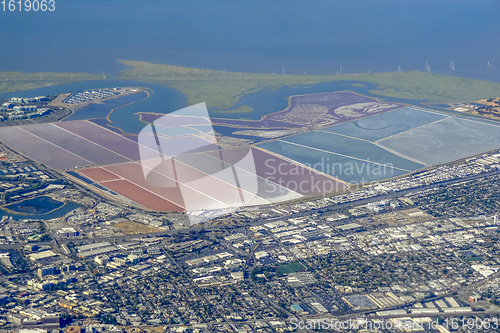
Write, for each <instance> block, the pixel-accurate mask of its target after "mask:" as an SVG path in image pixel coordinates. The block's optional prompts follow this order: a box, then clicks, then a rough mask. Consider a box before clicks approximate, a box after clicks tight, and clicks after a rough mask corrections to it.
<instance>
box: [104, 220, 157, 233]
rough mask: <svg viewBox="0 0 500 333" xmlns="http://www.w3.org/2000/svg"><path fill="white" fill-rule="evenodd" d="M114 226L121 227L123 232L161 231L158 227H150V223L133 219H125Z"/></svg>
mask: <svg viewBox="0 0 500 333" xmlns="http://www.w3.org/2000/svg"><path fill="white" fill-rule="evenodd" d="M113 227H115V228H118V229H120V230H121V231H122V232H124V233H126V234H147V233H150V232H159V231H161V230H160V229H158V228H155V227H150V226H148V225H145V224H142V223H139V222H133V221H124V222H120V223H116V224H114V225H113Z"/></svg>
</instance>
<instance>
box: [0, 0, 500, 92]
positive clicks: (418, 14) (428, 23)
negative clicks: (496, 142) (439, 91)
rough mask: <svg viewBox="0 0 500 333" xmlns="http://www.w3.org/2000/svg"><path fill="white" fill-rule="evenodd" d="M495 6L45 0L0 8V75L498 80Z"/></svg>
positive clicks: (489, 0) (499, 38)
mask: <svg viewBox="0 0 500 333" xmlns="http://www.w3.org/2000/svg"><path fill="white" fill-rule="evenodd" d="M498 13H500V2H499V1H497V0H459V1H456V0H437V1H436V0H420V1H410V0H377V1H373V0H352V1H345V0H315V1H308V0H294V1H267V0H252V1H248V0H241V1H229V0H214V1H206V0H189V1H185V0H167V1H165V0H148V1H132V0H107V1H100V0H87V1H69V0H68V1H62V0H56V11H55V12H50V13H49V12H43V13H42V12H36V13H35V12H2V13H1V20H0V41H1V42H2V45H3V47H4V48H5V50H4V51H3V52H0V71H22V72H36V71H57V72H79V71H84V72H91V73H102V72H103V71H104V72H106V73H116V72H118V71H119V70H120V69H123V68H124V66H123V65H121V64H120V63H119V62H118V59H126V60H141V61H149V62H156V63H167V64H174V65H180V66H187V67H198V68H206V69H215V70H222V69H223V68H225V69H226V71H244V72H264V73H271V72H277V73H281V72H282V68H283V67H284V68H285V72H286V73H290V74H292V73H293V74H303V73H304V71H307V73H308V74H334V73H336V71H338V70H339V68H340V66H342V67H343V71H344V73H360V72H367V71H368V70H371V71H372V72H380V71H395V70H397V68H398V66H401V68H402V70H424V67H425V63H426V62H429V63H430V64H431V68H432V71H433V72H436V73H442V74H450V75H458V76H467V77H474V78H480V79H489V80H494V81H496V82H499V81H500V70H499V68H500V52H499V51H500V34H499V33H498V31H500V20H498ZM451 60H453V61H454V62H455V65H456V71H455V72H453V71H451V70H450V69H449V65H450V61H451ZM488 61H491V62H492V63H493V64H496V65H497V66H496V67H495V68H487V66H486V64H487V62H488Z"/></svg>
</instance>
